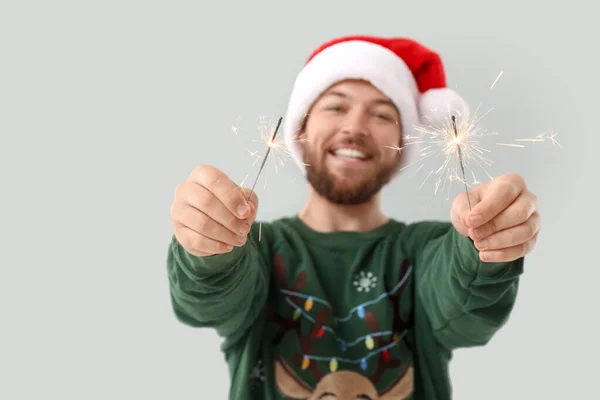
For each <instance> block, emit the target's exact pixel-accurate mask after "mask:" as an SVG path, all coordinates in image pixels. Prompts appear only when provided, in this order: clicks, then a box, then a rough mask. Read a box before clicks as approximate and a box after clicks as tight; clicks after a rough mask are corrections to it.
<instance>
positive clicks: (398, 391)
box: [379, 366, 414, 400]
mask: <svg viewBox="0 0 600 400" xmlns="http://www.w3.org/2000/svg"><path fill="white" fill-rule="evenodd" d="M413 379H414V371H413V367H412V366H410V367H408V369H407V370H406V372H405V373H404V375H403V376H402V378H400V379H399V380H398V382H396V384H395V385H394V386H393V387H392V388H391V389H390V390H388V391H387V392H385V393H384V394H383V395H381V396H380V397H379V400H405V399H408V398H409V397H410V395H411V394H412V392H413V390H414V386H413V385H414V384H413Z"/></svg>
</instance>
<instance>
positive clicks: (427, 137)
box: [387, 72, 562, 209]
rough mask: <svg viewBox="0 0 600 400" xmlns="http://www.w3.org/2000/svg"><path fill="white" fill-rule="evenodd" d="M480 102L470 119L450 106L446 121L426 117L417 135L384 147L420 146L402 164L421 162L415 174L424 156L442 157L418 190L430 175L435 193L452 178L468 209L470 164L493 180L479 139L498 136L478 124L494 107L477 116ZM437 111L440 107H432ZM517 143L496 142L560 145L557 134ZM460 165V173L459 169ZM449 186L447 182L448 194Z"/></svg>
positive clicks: (403, 147)
mask: <svg viewBox="0 0 600 400" xmlns="http://www.w3.org/2000/svg"><path fill="white" fill-rule="evenodd" d="M501 76H502V72H500V74H499V75H498V76H497V77H496V79H495V80H494V82H493V83H492V85H491V87H490V89H492V88H493V87H494V86H495V85H496V83H497V82H498V80H499V79H500V77H501ZM480 107H481V104H480V105H479V106H478V107H477V110H475V112H474V114H473V117H472V118H469V117H467V116H463V115H461V114H460V113H456V112H452V111H451V110H450V109H448V110H447V118H446V119H445V122H444V123H443V124H442V125H441V126H439V125H437V126H436V125H435V124H434V122H433V119H432V118H431V117H427V116H426V117H425V122H424V123H423V124H421V125H417V126H415V127H414V129H415V130H416V131H417V132H419V133H420V135H419V136H417V137H416V136H410V135H405V136H404V137H403V141H402V142H403V145H402V147H398V146H387V147H389V148H391V149H394V150H397V151H399V152H401V151H403V150H404V149H405V148H406V147H409V146H415V145H419V146H418V147H419V149H418V150H417V149H415V153H418V154H417V160H416V161H414V162H411V163H410V164H408V165H406V166H404V167H403V168H402V169H401V170H404V169H407V168H410V167H412V166H414V165H415V164H420V165H419V166H418V168H417V171H416V173H419V171H421V169H423V167H424V166H425V161H426V160H427V159H431V158H436V157H440V156H441V157H442V158H443V160H442V162H441V163H436V164H434V167H433V168H432V169H431V170H430V171H429V172H428V174H427V176H426V177H425V179H424V180H423V183H422V184H421V186H420V187H419V189H421V188H422V187H423V186H424V184H425V183H426V182H427V181H428V180H429V179H430V178H431V177H436V178H437V179H436V182H435V189H434V194H437V192H438V191H439V190H440V188H441V189H442V190H443V189H444V188H445V186H446V184H447V183H449V182H452V181H459V182H462V183H463V184H464V186H465V191H466V193H467V199H468V202H469V209H471V201H470V198H469V188H470V187H472V185H476V184H479V183H480V182H479V181H478V179H477V177H476V176H475V172H474V171H473V169H474V168H473V167H479V168H480V169H481V171H483V173H484V174H485V175H486V176H487V177H488V178H489V179H490V180H492V179H493V177H492V176H491V174H490V173H489V172H488V168H489V167H491V166H492V164H493V162H492V160H491V159H489V158H487V157H488V154H489V153H491V150H490V149H488V148H485V147H484V145H483V144H482V139H483V138H484V137H486V136H492V135H497V134H498V133H497V132H489V133H488V132H486V131H485V130H483V128H482V127H480V126H479V122H480V121H481V120H482V119H483V118H484V117H485V116H486V115H487V114H488V113H489V112H490V111H492V110H493V108H490V109H489V110H488V111H487V112H485V113H484V114H483V115H482V116H481V117H477V113H478V111H479V108H480ZM432 111H439V110H432ZM514 142H517V143H495V144H496V145H497V146H507V147H515V148H523V147H525V146H524V145H523V144H522V143H523V142H532V143H537V142H551V143H552V144H553V145H554V146H559V147H562V146H560V144H559V143H558V141H557V140H556V134H551V135H548V134H545V133H543V134H539V135H537V136H536V137H535V138H522V139H514ZM458 168H460V172H461V173H460V174H459V171H458ZM467 170H469V172H470V174H469V175H472V177H473V181H472V182H471V184H469V183H468V182H467V180H466V176H467ZM450 187H451V185H450V184H448V196H449V194H450V193H449V191H450Z"/></svg>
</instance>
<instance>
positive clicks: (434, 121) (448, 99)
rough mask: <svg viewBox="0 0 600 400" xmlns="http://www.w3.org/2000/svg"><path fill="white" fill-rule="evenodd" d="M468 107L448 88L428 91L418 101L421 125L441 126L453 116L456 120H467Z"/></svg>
mask: <svg viewBox="0 0 600 400" xmlns="http://www.w3.org/2000/svg"><path fill="white" fill-rule="evenodd" d="M469 112H470V111H469V105H468V104H467V102H466V101H465V100H464V99H463V98H462V97H461V96H460V95H459V94H458V93H456V92H455V91H453V90H452V89H448V88H441V89H430V90H428V91H426V92H425V93H423V94H422V95H421V97H420V99H419V113H420V114H421V123H423V124H425V125H434V126H441V125H443V124H444V123H447V122H448V121H449V120H450V118H451V117H452V116H453V115H454V116H456V118H457V119H460V120H463V121H466V120H468V119H469Z"/></svg>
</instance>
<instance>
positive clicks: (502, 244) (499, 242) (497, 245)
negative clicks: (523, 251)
mask: <svg viewBox="0 0 600 400" xmlns="http://www.w3.org/2000/svg"><path fill="white" fill-rule="evenodd" d="M539 225H540V217H539V214H538V213H534V214H533V215H532V216H531V218H529V219H528V220H527V221H525V222H523V223H521V224H519V225H517V226H515V227H512V228H507V229H504V230H501V231H500V232H496V233H494V234H492V235H491V236H488V237H486V238H484V239H481V240H475V247H476V248H477V249H479V250H480V251H488V250H497V249H504V248H508V247H513V246H517V245H520V244H523V243H525V242H527V241H529V240H531V239H532V238H533V237H534V236H535V235H536V234H537V233H538V232H539Z"/></svg>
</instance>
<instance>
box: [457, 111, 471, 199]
mask: <svg viewBox="0 0 600 400" xmlns="http://www.w3.org/2000/svg"><path fill="white" fill-rule="evenodd" d="M452 127H453V128H454V138H455V139H457V140H458V129H456V117H455V116H454V115H453V116H452ZM456 148H457V150H458V161H459V163H460V169H461V171H462V176H463V183H464V184H465V192H467V201H468V202H469V211H471V210H472V209H471V199H470V198H469V188H468V186H467V178H466V176H465V166H464V164H463V157H462V150H461V149H460V143H457V144H456Z"/></svg>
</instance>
